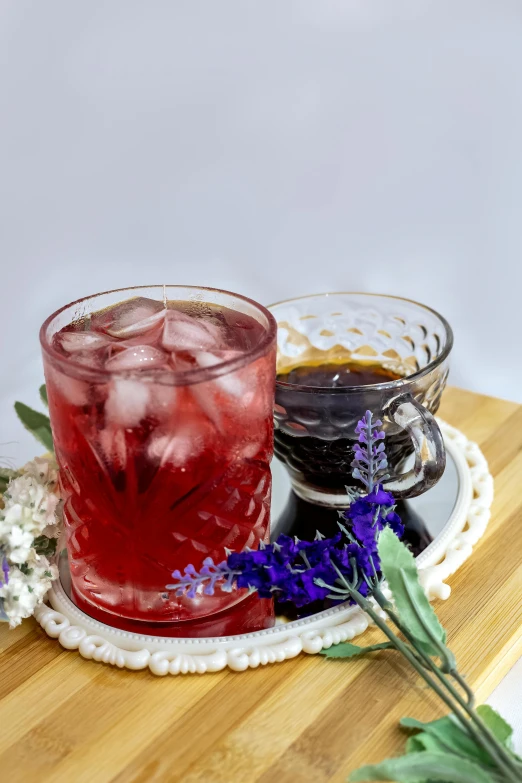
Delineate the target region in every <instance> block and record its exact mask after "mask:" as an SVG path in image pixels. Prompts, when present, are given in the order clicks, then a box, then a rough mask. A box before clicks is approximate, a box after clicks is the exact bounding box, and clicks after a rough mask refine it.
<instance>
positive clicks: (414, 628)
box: [378, 528, 446, 656]
mask: <svg viewBox="0 0 522 783" xmlns="http://www.w3.org/2000/svg"><path fill="white" fill-rule="evenodd" d="M378 548H379V558H380V560H381V570H382V572H383V574H384V576H385V578H386V581H387V582H388V587H389V588H390V590H391V591H392V593H393V599H394V601H395V606H396V607H397V612H398V613H399V616H400V619H401V621H402V623H403V624H404V626H405V627H406V628H407V629H408V631H410V633H411V634H412V635H413V636H415V638H416V639H417V640H418V642H419V643H420V645H421V646H422V649H423V650H424V651H425V652H426V653H428V655H433V656H438V655H440V651H439V650H438V649H437V646H436V645H435V644H434V643H433V641H432V640H431V639H430V636H429V635H428V633H427V632H426V631H425V629H424V628H423V626H422V624H421V622H420V620H419V617H418V616H417V613H418V614H419V615H421V617H422V619H423V621H424V623H425V624H426V625H427V626H428V628H429V629H430V631H431V633H432V634H433V636H434V637H435V638H436V639H438V640H439V642H441V643H442V644H445V642H446V632H445V630H444V628H443V627H442V625H441V624H440V623H439V621H438V618H437V615H436V614H435V612H434V611H433V609H432V607H431V605H430V602H429V601H428V599H427V598H426V594H425V592H424V590H423V589H422V587H421V585H420V583H419V575H418V572H417V566H416V565H415V560H414V558H413V555H412V554H411V552H410V551H409V550H408V549H407V548H406V546H405V545H404V544H403V543H402V542H401V541H399V539H398V538H397V536H396V535H395V533H393V532H392V531H391V530H390V529H389V528H384V530H383V531H382V533H381V534H380V536H379V542H378ZM408 592H409V595H408ZM410 596H411V597H410Z"/></svg>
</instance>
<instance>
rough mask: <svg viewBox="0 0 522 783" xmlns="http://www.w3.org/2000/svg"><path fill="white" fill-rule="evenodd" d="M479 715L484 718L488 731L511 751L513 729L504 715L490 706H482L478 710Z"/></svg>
mask: <svg viewBox="0 0 522 783" xmlns="http://www.w3.org/2000/svg"><path fill="white" fill-rule="evenodd" d="M476 712H477V714H478V715H479V716H480V717H481V718H482V720H483V721H484V723H485V724H486V726H487V727H488V729H489V730H490V731H491V732H492V733H493V734H494V735H495V737H496V738H497V739H498V741H499V742H500V743H502V745H504V746H505V747H506V748H510V749H511V737H512V736H513V729H512V728H511V726H510V725H509V723H508V722H507V721H505V720H504V718H503V717H502V715H499V714H498V712H496V711H495V710H494V709H493V707H490V706H489V704H481V705H480V706H479V707H477V709H476Z"/></svg>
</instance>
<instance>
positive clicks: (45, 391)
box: [38, 383, 49, 408]
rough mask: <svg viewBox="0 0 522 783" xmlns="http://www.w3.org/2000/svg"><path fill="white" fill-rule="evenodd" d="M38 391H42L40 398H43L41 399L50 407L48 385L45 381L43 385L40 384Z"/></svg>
mask: <svg viewBox="0 0 522 783" xmlns="http://www.w3.org/2000/svg"><path fill="white" fill-rule="evenodd" d="M38 391H39V392H40V399H41V401H42V402H43V404H44V405H45V407H46V408H48V407H49V400H48V399H47V386H46V385H45V383H42V385H41V386H40V388H39V389H38Z"/></svg>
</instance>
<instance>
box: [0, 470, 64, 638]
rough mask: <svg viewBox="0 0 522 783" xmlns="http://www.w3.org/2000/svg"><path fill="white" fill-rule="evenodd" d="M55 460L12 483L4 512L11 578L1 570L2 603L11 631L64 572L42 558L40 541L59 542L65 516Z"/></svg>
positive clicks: (4, 555)
mask: <svg viewBox="0 0 522 783" xmlns="http://www.w3.org/2000/svg"><path fill="white" fill-rule="evenodd" d="M57 478H58V474H57V467H56V463H55V460H54V457H37V458H36V459H34V460H33V461H32V462H29V463H28V464H27V465H26V466H25V468H23V471H22V473H21V475H20V476H17V477H16V478H13V479H11V481H10V482H9V485H8V487H7V490H6V492H5V493H4V495H3V497H2V502H3V508H1V509H0V556H1V559H2V561H3V566H4V568H5V569H6V568H7V567H8V569H9V570H8V573H7V580H6V574H5V573H4V574H2V572H1V570H0V579H2V584H1V586H0V599H2V601H1V603H2V604H3V614H4V619H8V620H9V625H10V627H11V628H14V627H15V626H17V625H19V624H20V623H21V622H22V620H23V619H24V618H25V617H30V615H32V613H33V611H34V609H35V607H36V605H37V604H38V603H40V602H41V601H42V600H43V598H44V597H45V594H46V592H47V590H48V589H49V587H50V585H51V582H52V580H53V579H56V577H57V576H58V569H57V567H56V566H55V565H54V564H51V563H50V562H49V560H48V558H47V557H45V555H42V554H40V555H39V554H37V551H36V549H35V546H34V540H35V538H38V537H40V536H46V537H47V538H58V537H59V526H60V523H61V516H60V510H59V503H60V496H59V491H58V484H57Z"/></svg>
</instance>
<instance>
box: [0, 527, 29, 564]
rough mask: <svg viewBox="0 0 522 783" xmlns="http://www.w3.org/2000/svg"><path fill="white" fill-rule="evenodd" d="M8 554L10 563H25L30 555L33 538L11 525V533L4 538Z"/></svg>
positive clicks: (26, 532) (27, 532)
mask: <svg viewBox="0 0 522 783" xmlns="http://www.w3.org/2000/svg"><path fill="white" fill-rule="evenodd" d="M5 539H6V540H7V547H8V550H7V551H8V552H9V560H10V561H11V562H12V563H20V564H21V563H25V562H27V560H28V559H29V556H30V554H31V548H32V546H33V541H34V536H33V534H32V533H30V532H29V531H27V530H24V529H23V528H21V527H20V526H19V525H13V527H12V528H11V532H10V533H8V534H7V535H6V536H5Z"/></svg>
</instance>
